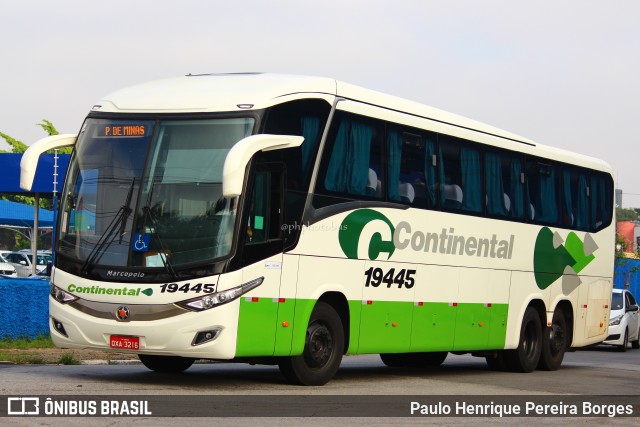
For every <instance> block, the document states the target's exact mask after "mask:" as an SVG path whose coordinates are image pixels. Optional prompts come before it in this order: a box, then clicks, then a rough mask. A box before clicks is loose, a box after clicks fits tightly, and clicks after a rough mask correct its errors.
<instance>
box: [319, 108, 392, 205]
mask: <svg viewBox="0 0 640 427" xmlns="http://www.w3.org/2000/svg"><path fill="white" fill-rule="evenodd" d="M337 122H338V123H339V124H338V127H337V131H335V130H334V131H335V134H333V138H332V140H331V141H329V146H328V147H327V149H326V150H325V156H329V157H328V161H327V159H326V158H325V159H324V160H323V162H322V165H323V168H325V170H324V171H323V173H321V175H320V180H319V185H320V186H321V188H322V190H323V191H322V192H323V193H326V192H329V193H342V194H344V195H348V196H355V197H354V198H356V199H360V198H382V197H383V190H382V188H383V186H384V175H383V172H384V171H383V167H382V165H383V150H382V145H381V143H380V135H381V132H380V130H379V128H378V126H375V125H374V124H373V122H371V121H369V120H367V119H360V118H359V117H354V118H351V117H349V116H346V115H345V116H343V117H341V118H340V119H339V120H338V121H337ZM343 201H344V200H343Z"/></svg>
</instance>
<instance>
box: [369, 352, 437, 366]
mask: <svg viewBox="0 0 640 427" xmlns="http://www.w3.org/2000/svg"><path fill="white" fill-rule="evenodd" d="M448 354H449V353H447V352H446V351H436V352H428V353H385V354H381V355H380V359H381V360H382V363H384V364H385V365H387V366H389V367H392V368H399V367H412V368H427V367H436V366H440V365H442V363H443V362H444V360H445V359H446V358H447V355H448Z"/></svg>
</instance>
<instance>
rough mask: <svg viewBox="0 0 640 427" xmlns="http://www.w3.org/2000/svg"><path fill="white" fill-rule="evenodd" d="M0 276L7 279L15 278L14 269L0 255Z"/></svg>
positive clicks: (16, 274)
mask: <svg viewBox="0 0 640 427" xmlns="http://www.w3.org/2000/svg"><path fill="white" fill-rule="evenodd" d="M0 275H1V276H7V277H17V276H18V273H17V272H16V268H15V267H14V266H13V265H11V264H9V263H8V262H7V260H6V259H4V258H3V257H2V256H1V255H0Z"/></svg>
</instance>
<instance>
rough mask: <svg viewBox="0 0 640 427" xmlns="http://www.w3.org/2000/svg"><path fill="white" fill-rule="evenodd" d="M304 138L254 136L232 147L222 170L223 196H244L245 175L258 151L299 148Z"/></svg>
mask: <svg viewBox="0 0 640 427" xmlns="http://www.w3.org/2000/svg"><path fill="white" fill-rule="evenodd" d="M303 141H304V138H303V137H301V136H292V135H265V134H262V135H252V136H249V137H246V138H244V139H241V140H240V141H239V142H238V143H237V144H235V145H234V146H233V147H231V150H230V151H229V154H227V158H226V159H225V161H224V167H223V169H222V195H223V196H224V197H226V198H231V197H237V196H239V195H240V194H242V187H243V185H244V173H245V170H246V169H247V165H248V164H249V161H251V158H252V157H253V155H254V154H256V153H257V152H258V151H270V150H280V149H283V148H293V147H299V146H300V145H301V144H302V142H303Z"/></svg>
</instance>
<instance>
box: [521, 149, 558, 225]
mask: <svg viewBox="0 0 640 427" xmlns="http://www.w3.org/2000/svg"><path fill="white" fill-rule="evenodd" d="M556 169H557V168H556V166H555V165H553V164H552V163H551V162H548V161H545V162H542V161H538V160H537V159H531V160H528V161H527V185H528V189H529V203H530V213H529V215H530V216H529V218H530V219H532V220H534V221H535V222H537V223H543V224H551V225H557V224H559V223H560V221H559V215H558V198H557V192H556V188H557V183H556V176H557V173H556Z"/></svg>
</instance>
